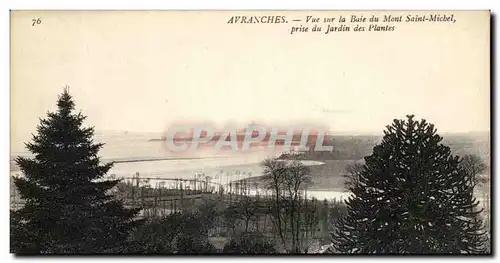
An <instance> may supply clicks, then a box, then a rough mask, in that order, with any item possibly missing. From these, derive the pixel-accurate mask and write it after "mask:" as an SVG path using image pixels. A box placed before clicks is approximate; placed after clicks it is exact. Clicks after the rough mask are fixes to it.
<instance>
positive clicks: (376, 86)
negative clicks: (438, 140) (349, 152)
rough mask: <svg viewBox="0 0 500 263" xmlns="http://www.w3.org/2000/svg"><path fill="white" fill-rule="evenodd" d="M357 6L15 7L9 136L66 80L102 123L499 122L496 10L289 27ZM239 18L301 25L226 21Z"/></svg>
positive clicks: (465, 127) (118, 126)
mask: <svg viewBox="0 0 500 263" xmlns="http://www.w3.org/2000/svg"><path fill="white" fill-rule="evenodd" d="M424 13H429V12H421V13H419V12H414V11H412V12H411V13H407V12H406V13H405V12H394V13H392V14H393V15H405V16H406V15H408V14H410V15H415V14H420V15H423V14H424ZM351 14H353V12H352V11H337V12H333V11H329V12H326V11H324V12H321V11H319V12H318V11H316V12H312V11H309V12H291V11H288V12H285V11H267V12H264V11H245V12H242V11H240V12H229V11H228V12H223V11H212V12H208V11H205V12H201V11H189V12H181V11H165V12H161V11H141V12H138V11H135V12H134V11H128V12H127V11H109V12H105V11H93V12H92V11H51V12H49V11H13V12H12V13H11V142H13V141H15V142H18V141H21V140H25V139H26V138H29V136H30V134H31V133H33V132H35V127H36V125H37V124H38V122H39V118H40V117H44V116H45V114H46V112H47V111H49V110H50V111H52V110H54V109H55V102H56V100H57V96H58V94H60V93H61V92H62V91H63V88H64V87H65V86H66V85H68V86H69V87H70V93H71V94H72V95H73V97H74V99H75V102H76V108H77V109H78V110H81V111H82V113H83V114H84V115H87V116H88V119H87V124H88V125H93V126H95V127H96V129H97V130H113V131H136V132H162V131H164V130H165V128H166V127H168V126H169V125H170V124H172V123H176V122H193V123H197V122H211V123H213V124H214V125H216V126H217V125H219V126H223V125H225V124H227V123H235V124H237V125H240V124H241V125H244V124H247V123H250V122H251V121H256V122H261V123H265V124H267V125H269V126H272V125H274V124H276V125H278V124H279V125H282V124H287V123H297V122H304V121H307V122H310V123H320V124H321V125H326V126H328V127H329V128H330V129H331V131H333V132H356V133H365V132H366V133H374V132H379V133H381V131H382V130H383V129H384V127H385V126H386V125H388V124H390V123H391V122H392V120H393V119H394V118H404V116H405V115H407V114H415V115H416V118H425V119H426V120H428V121H429V122H431V123H434V124H435V125H436V127H437V129H438V131H440V132H467V131H486V130H489V127H490V123H489V119H490V116H489V112H490V105H489V101H490V99H489V98H490V97H489V96H490V82H489V81H490V77H489V76H490V75H489V74H490V72H489V71H490V68H489V64H490V61H489V57H490V54H489V46H490V41H489V31H490V30H489V24H490V18H489V13H488V12H484V11H483V12H464V11H456V12H453V14H454V17H455V19H456V23H404V24H402V23H401V24H396V28H395V31H393V32H339V33H332V34H324V33H312V32H310V33H299V34H293V35H292V34H290V32H289V29H290V27H291V26H292V23H296V25H306V24H305V22H304V21H302V22H298V23H297V22H292V21H291V20H292V19H302V20H304V18H305V17H306V16H307V15H312V16H315V17H321V18H324V17H338V16H339V15H344V16H345V17H349V15H351ZM356 14H357V15H365V16H367V17H369V16H371V15H372V12H364V13H363V12H357V13H356ZM382 14H387V12H386V11H384V12H383V13H380V14H379V15H382ZM237 15H239V16H241V15H248V16H252V15H285V16H286V17H287V20H289V23H288V24H228V23H227V21H228V20H229V18H231V16H237ZM35 18H40V20H41V23H40V24H35V25H33V19H35ZM323 27H325V28H326V25H323ZM323 30H324V29H323Z"/></svg>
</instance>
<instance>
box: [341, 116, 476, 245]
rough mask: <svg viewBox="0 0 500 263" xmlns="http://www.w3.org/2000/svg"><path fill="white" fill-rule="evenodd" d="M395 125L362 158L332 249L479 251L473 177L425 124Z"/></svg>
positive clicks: (398, 122) (401, 122) (397, 121)
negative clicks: (355, 182)
mask: <svg viewBox="0 0 500 263" xmlns="http://www.w3.org/2000/svg"><path fill="white" fill-rule="evenodd" d="M413 117H414V116H413V115H410V116H407V118H408V119H407V121H405V120H394V122H393V124H392V125H391V126H387V130H386V131H384V134H385V136H384V137H383V140H382V142H381V143H380V144H379V145H377V146H375V147H374V148H373V153H372V154H371V155H370V156H367V157H365V165H363V167H362V170H361V172H360V177H359V181H358V182H357V184H355V185H354V186H351V187H350V191H351V192H352V196H351V197H349V199H348V200H347V201H346V205H347V213H346V215H345V216H344V217H341V218H340V219H339V220H337V222H336V223H335V231H334V233H333V235H332V239H333V243H334V244H333V252H337V253H338V252H340V253H484V251H485V245H486V243H485V233H484V226H483V223H482V221H481V219H480V218H479V214H480V212H481V211H480V209H479V208H478V201H476V199H475V198H474V193H473V188H474V182H473V178H471V176H469V173H467V171H465V170H464V169H463V167H462V166H461V165H460V164H461V159H460V158H459V157H458V156H454V155H452V154H451V151H450V148H449V147H448V146H445V145H443V144H441V141H442V137H440V136H439V135H437V134H436V129H435V128H434V126H433V125H432V124H429V123H427V122H426V121H425V120H421V121H414V120H413Z"/></svg>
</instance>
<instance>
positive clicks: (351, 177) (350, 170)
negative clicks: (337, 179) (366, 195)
mask: <svg viewBox="0 0 500 263" xmlns="http://www.w3.org/2000/svg"><path fill="white" fill-rule="evenodd" d="M362 170H363V164H362V163H359V162H354V163H350V164H348V165H347V166H346V168H345V173H344V174H343V175H342V177H343V179H344V190H345V191H350V189H351V188H352V187H354V186H356V185H357V184H358V183H359V177H360V173H361V171H362Z"/></svg>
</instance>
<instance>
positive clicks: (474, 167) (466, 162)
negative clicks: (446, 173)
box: [461, 154, 488, 185]
mask: <svg viewBox="0 0 500 263" xmlns="http://www.w3.org/2000/svg"><path fill="white" fill-rule="evenodd" d="M461 164H462V167H463V168H464V169H465V171H466V172H467V173H468V174H469V176H470V177H471V178H472V180H473V182H474V185H478V184H480V183H485V182H487V181H488V178H486V177H481V174H482V173H483V172H484V171H485V170H486V168H487V166H486V164H485V163H484V162H483V160H481V158H479V156H477V155H475V154H466V155H464V156H463V157H462V162H461Z"/></svg>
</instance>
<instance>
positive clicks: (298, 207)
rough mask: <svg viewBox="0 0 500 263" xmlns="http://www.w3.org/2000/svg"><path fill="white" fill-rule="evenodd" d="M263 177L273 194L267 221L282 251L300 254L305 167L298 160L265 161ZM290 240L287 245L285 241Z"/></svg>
mask: <svg viewBox="0 0 500 263" xmlns="http://www.w3.org/2000/svg"><path fill="white" fill-rule="evenodd" d="M263 166H264V176H266V177H267V179H268V182H269V184H268V187H269V189H271V190H272V192H273V207H272V209H271V219H273V223H274V226H275V232H276V234H277V235H278V236H279V238H280V240H281V242H282V245H283V248H284V249H285V250H286V251H288V252H290V253H300V252H301V251H302V250H303V248H304V247H305V244H303V242H302V241H303V239H302V235H301V222H302V221H303V220H302V219H301V217H302V214H303V212H304V211H303V209H302V208H303V207H302V206H303V203H304V200H303V198H304V196H303V194H302V193H305V191H306V188H307V185H308V184H309V182H310V179H309V173H310V171H309V168H308V167H307V166H305V165H304V164H303V163H302V162H301V161H299V160H297V159H292V160H288V161H284V160H276V159H268V160H265V161H264V163H263ZM289 238H290V239H291V244H289V243H288V239H289Z"/></svg>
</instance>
